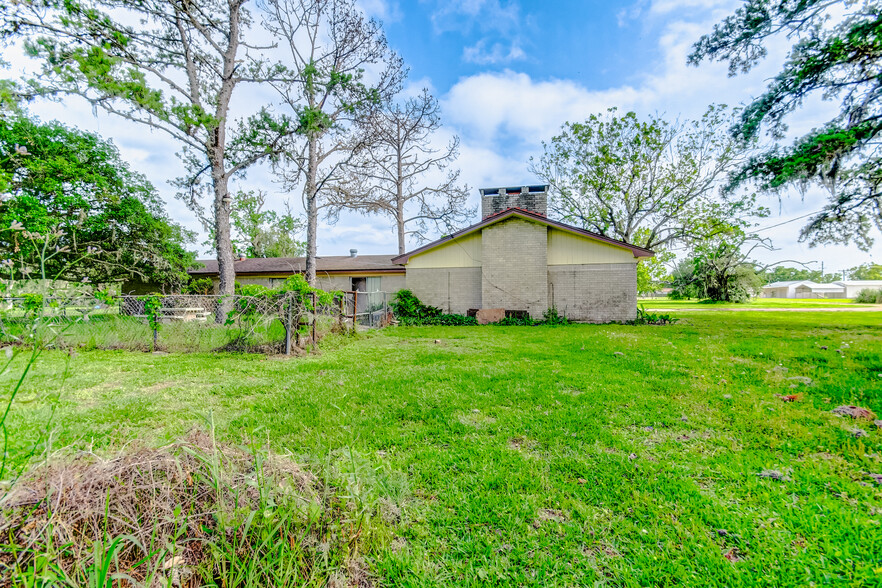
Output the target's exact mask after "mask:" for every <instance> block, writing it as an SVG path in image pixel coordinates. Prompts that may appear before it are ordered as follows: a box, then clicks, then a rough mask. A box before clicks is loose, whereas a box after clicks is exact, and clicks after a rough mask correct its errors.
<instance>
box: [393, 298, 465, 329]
mask: <svg viewBox="0 0 882 588" xmlns="http://www.w3.org/2000/svg"><path fill="white" fill-rule="evenodd" d="M391 306H392V312H393V313H394V314H395V318H397V319H398V320H399V321H400V322H401V324H403V325H421V324H426V323H424V322H423V321H425V320H426V319H430V318H434V317H438V316H441V309H440V308H438V307H437V306H427V305H425V304H423V303H422V302H421V301H420V299H419V298H417V297H416V295H415V294H414V293H413V292H411V291H410V290H399V291H398V292H397V293H396V294H395V298H394V299H393V300H392V304H391ZM447 316H450V315H447Z"/></svg>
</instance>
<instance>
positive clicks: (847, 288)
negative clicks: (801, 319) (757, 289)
mask: <svg viewBox="0 0 882 588" xmlns="http://www.w3.org/2000/svg"><path fill="white" fill-rule="evenodd" d="M880 288H882V280H865V281H843V282H832V283H830V284H819V283H817V282H812V281H810V280H801V281H793V282H772V283H771V284H768V285H766V286H763V293H762V297H763V298H857V296H858V294H860V292H861V290H877V289H880Z"/></svg>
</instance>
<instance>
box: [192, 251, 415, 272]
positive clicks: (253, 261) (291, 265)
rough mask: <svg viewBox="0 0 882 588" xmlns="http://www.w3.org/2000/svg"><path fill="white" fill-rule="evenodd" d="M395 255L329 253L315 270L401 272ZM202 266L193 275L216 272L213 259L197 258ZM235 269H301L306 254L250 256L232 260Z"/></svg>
mask: <svg viewBox="0 0 882 588" xmlns="http://www.w3.org/2000/svg"><path fill="white" fill-rule="evenodd" d="M393 257H395V256H394V255H359V256H357V257H352V256H349V255H328V256H321V257H316V258H315V261H316V272H317V273H319V274H322V273H353V272H380V273H404V268H403V267H402V266H401V265H400V264H395V263H392V258H393ZM198 263H201V264H203V265H204V266H205V267H201V268H199V269H194V270H190V275H192V276H210V275H217V260H216V259H200V260H199V261H198ZM235 268H236V273H237V274H241V275H245V274H275V273H279V274H287V273H291V274H293V273H300V272H303V271H304V270H305V269H306V258H305V257H250V258H247V259H244V260H242V261H238V260H237V261H236V262H235Z"/></svg>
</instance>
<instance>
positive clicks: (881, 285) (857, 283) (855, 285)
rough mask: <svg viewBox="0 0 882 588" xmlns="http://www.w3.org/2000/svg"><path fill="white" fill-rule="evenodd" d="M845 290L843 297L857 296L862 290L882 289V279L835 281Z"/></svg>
mask: <svg viewBox="0 0 882 588" xmlns="http://www.w3.org/2000/svg"><path fill="white" fill-rule="evenodd" d="M835 283H836V285H838V286H841V287H842V288H843V289H844V290H845V295H844V296H843V298H857V295H858V294H860V292H861V290H880V289H882V280H850V281H845V282H835Z"/></svg>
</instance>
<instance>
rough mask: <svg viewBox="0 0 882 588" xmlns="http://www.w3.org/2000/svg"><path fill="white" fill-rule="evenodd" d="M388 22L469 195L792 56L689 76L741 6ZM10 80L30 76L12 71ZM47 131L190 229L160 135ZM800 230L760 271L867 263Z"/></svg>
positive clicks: (777, 219) (434, 5) (759, 82)
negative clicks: (590, 130)
mask: <svg viewBox="0 0 882 588" xmlns="http://www.w3.org/2000/svg"><path fill="white" fill-rule="evenodd" d="M359 3H360V5H361V6H362V7H363V8H364V9H365V11H366V12H368V13H369V14H370V15H372V16H374V17H376V18H378V19H380V20H382V21H383V23H384V26H385V30H386V33H387V36H388V38H389V42H390V45H391V46H392V48H394V49H395V50H396V51H398V52H399V53H400V54H401V55H402V56H403V57H404V59H405V61H406V63H407V65H408V66H409V67H410V78H409V81H408V85H409V87H408V88H407V90H406V91H408V92H416V91H418V90H419V89H420V88H422V87H428V88H430V90H431V91H432V92H433V94H434V95H435V96H436V97H437V98H438V99H439V100H440V103H441V106H442V118H443V121H444V128H443V129H442V131H441V132H440V133H439V134H438V137H437V141H438V143H439V145H440V144H444V143H446V142H447V140H449V138H450V137H451V136H453V135H457V136H459V137H460V138H461V141H462V146H461V156H460V159H459V161H458V163H457V165H458V166H460V167H461V168H462V179H463V180H464V181H466V182H467V183H468V184H469V185H470V186H471V187H472V189H473V191H472V194H473V199H474V201H475V202H477V190H476V189H477V188H479V187H486V186H497V185H498V186H501V185H514V184H519V183H521V182H535V178H533V177H532V176H531V175H530V174H529V172H528V160H529V158H530V157H531V156H538V155H540V154H541V149H542V147H541V143H542V141H547V140H548V139H550V138H551V137H552V136H553V135H554V134H555V133H556V132H557V131H558V129H559V128H560V126H561V125H562V124H563V123H564V122H565V121H568V120H569V121H575V120H583V119H584V118H586V117H587V116H588V115H589V114H592V113H598V112H603V111H605V110H606V109H607V108H609V107H612V106H616V107H618V108H620V109H621V110H624V111H627V110H634V111H636V112H637V113H638V114H650V113H662V114H665V115H666V116H668V117H669V118H676V117H678V116H683V117H697V116H699V115H700V114H701V113H702V112H703V111H704V110H705V108H706V107H707V105H708V104H711V103H726V104H729V105H737V104H740V103H744V102H746V101H749V100H750V99H751V98H752V97H754V96H756V95H758V94H759V93H760V92H762V90H763V88H764V86H765V83H766V81H767V80H768V79H769V78H770V77H771V76H773V75H774V74H775V72H776V71H777V69H778V68H779V66H780V64H781V63H782V61H783V59H784V56H785V54H786V49H787V46H788V45H787V43H786V42H785V41H783V40H782V41H781V42H777V43H774V42H773V43H772V44H771V45H770V46H769V49H770V55H769V58H768V59H767V60H766V61H765V62H764V63H763V64H762V65H761V66H760V67H759V68H757V69H756V71H754V72H752V73H751V74H749V75H745V76H739V77H737V78H729V77H728V76H727V75H726V68H725V65H723V64H703V65H702V66H701V67H698V68H694V67H689V66H687V65H686V55H687V54H688V52H689V49H690V47H691V44H692V43H693V42H695V41H696V40H697V39H698V38H699V37H700V36H701V34H703V33H705V32H708V31H709V30H710V29H711V28H712V26H713V24H714V23H716V22H718V21H719V20H720V19H721V18H723V17H724V16H726V15H727V14H729V13H730V12H731V11H733V10H734V8H735V7H737V6H738V4H739V2H738V0H633V1H625V2H615V1H608V2H600V1H596V0H591V1H583V2H578V1H572V0H567V1H546V2H537V1H527V0H520V1H518V0H508V1H506V0H451V1H444V0H409V1H404V0H359ZM14 62H15V65H16V66H17V67H21V66H22V65H24V62H23V61H22V60H20V59H15V60H14ZM32 110H33V111H34V112H35V113H36V114H38V115H40V116H42V117H43V118H55V119H59V120H62V121H63V122H67V123H70V124H75V125H77V126H80V127H83V128H87V129H91V130H96V131H98V132H100V133H102V134H103V135H104V136H106V137H110V138H112V139H113V140H114V141H115V142H116V143H117V145H118V146H119V147H120V150H121V151H122V153H123V155H124V156H125V157H126V158H127V159H128V160H129V161H131V162H132V163H133V167H135V168H136V169H138V170H139V171H141V172H143V173H145V174H147V175H148V177H150V178H151V180H153V182H154V183H155V185H156V186H157V188H158V189H159V190H160V192H161V193H162V194H163V196H164V198H165V199H166V201H167V202H168V206H169V211H170V214H171V215H172V216H173V217H174V218H175V219H176V220H179V221H180V222H183V223H184V224H186V225H188V226H190V227H193V228H195V227H196V223H195V219H194V218H193V215H192V213H190V212H189V211H188V210H187V209H186V208H184V207H183V205H182V204H181V203H180V202H178V201H176V200H174V198H173V194H174V190H173V189H172V188H171V187H170V186H169V185H168V180H170V179H172V178H174V177H175V176H177V175H179V174H180V173H181V170H182V167H181V165H180V163H179V162H178V161H177V159H176V156H175V153H176V152H177V150H178V149H177V146H176V145H175V144H174V143H173V142H171V141H170V140H168V139H167V138H166V137H164V136H162V135H161V134H159V133H145V132H144V129H142V128H139V127H133V126H132V125H130V124H128V123H125V122H124V121H120V120H118V119H113V118H110V117H108V116H107V115H103V114H100V113H99V114H98V116H97V117H96V116H95V115H94V114H93V113H92V111H91V109H90V108H89V107H88V106H87V105H85V104H83V103H80V102H77V101H76V100H70V101H68V102H66V103H62V104H55V103H51V104H37V105H34V107H33V109H32ZM829 112H830V105H829V104H825V103H822V102H820V101H819V100H814V101H809V102H808V103H807V104H806V107H805V108H804V109H803V110H801V111H800V112H799V113H798V115H797V116H794V117H793V119H792V120H791V123H792V124H791V129H792V132H793V134H794V135H795V134H799V133H802V132H805V131H807V130H809V129H811V128H812V126H814V125H816V124H818V123H820V122H822V121H824V120H826V117H827V116H828V114H829ZM242 187H244V188H248V189H254V188H261V189H265V190H267V191H268V192H269V193H270V195H271V199H270V201H271V203H272V205H273V207H275V208H277V209H280V210H281V209H282V207H283V203H284V201H285V200H291V201H292V203H295V204H297V203H299V194H285V193H282V192H281V191H280V190H279V187H278V186H277V185H276V184H275V183H274V182H273V180H272V177H271V175H270V174H269V173H268V171H267V170H261V169H258V170H255V171H254V172H252V173H250V174H249V176H248V179H247V180H246V181H245V182H243V185H242ZM825 198H826V197H825V195H824V193H823V192H821V191H820V189H812V190H809V191H808V192H807V193H806V194H804V195H799V194H796V193H794V194H792V195H790V196H788V197H785V198H783V199H782V200H780V201H779V200H778V199H777V198H775V197H767V198H766V199H765V201H764V203H765V204H767V205H769V206H770V207H771V208H772V209H773V211H774V215H773V217H771V218H769V219H765V220H761V221H759V225H760V226H770V225H773V224H778V223H781V222H784V221H787V220H789V219H792V218H795V217H798V216H800V215H803V214H806V213H808V212H812V211H815V210H818V209H819V208H821V206H823V203H824V200H825ZM800 227H801V222H800V221H796V222H791V223H787V224H783V225H781V226H780V227H776V228H774V229H771V230H769V231H766V232H764V233H763V234H764V235H766V236H769V237H771V238H772V239H773V242H774V244H775V246H776V247H777V248H778V250H777V251H773V252H765V253H761V254H759V255H758V257H759V258H760V259H761V260H762V261H765V262H773V261H779V260H798V261H802V262H809V261H813V260H814V261H817V262H822V261H823V262H824V267H825V269H826V270H833V269H842V268H847V267H851V266H854V265H857V264H858V263H863V262H866V261H869V260H873V261H875V262H877V263H882V250H880V247H878V246H877V247H876V249H875V250H874V251H873V252H870V253H869V254H867V253H864V252H860V251H858V250H857V249H856V248H854V247H844V246H832V247H824V248H816V249H809V248H808V247H807V246H805V245H804V244H801V243H798V242H797V237H798V233H799V228H800ZM395 242H396V239H395V235H394V232H393V231H392V227H391V226H390V225H389V223H388V222H387V221H386V220H384V219H381V218H377V217H364V216H360V215H357V214H345V215H343V216H342V217H341V219H340V221H339V222H338V223H336V224H335V225H333V226H331V225H328V224H326V223H322V225H321V227H320V232H319V239H318V245H319V254H320V255H344V254H347V253H348V251H349V249H350V248H351V247H355V248H358V249H359V251H361V252H362V253H386V252H389V253H394V252H395V250H396V246H395Z"/></svg>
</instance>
